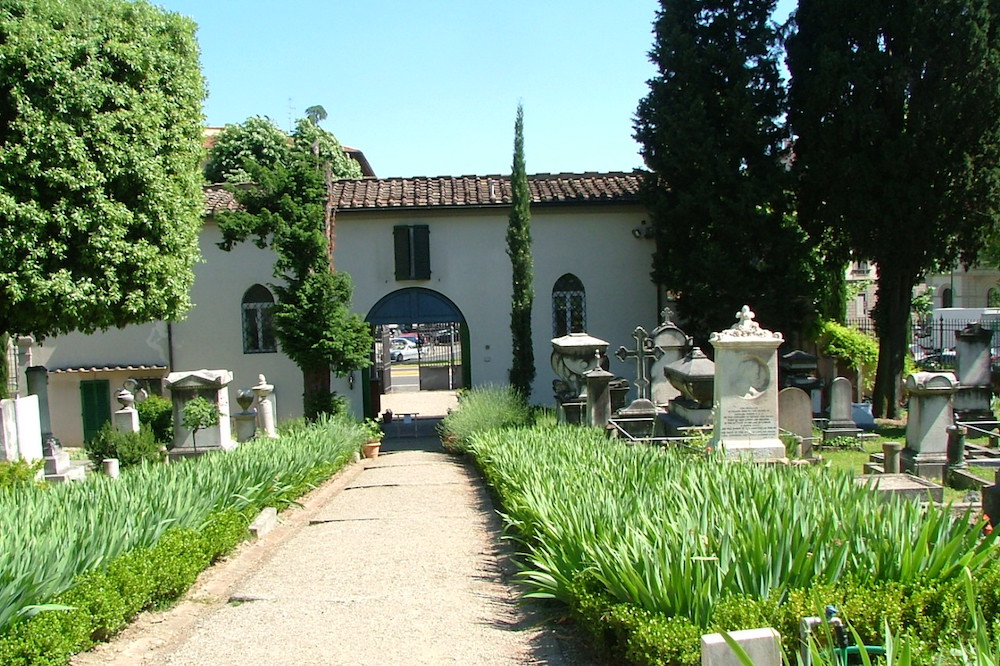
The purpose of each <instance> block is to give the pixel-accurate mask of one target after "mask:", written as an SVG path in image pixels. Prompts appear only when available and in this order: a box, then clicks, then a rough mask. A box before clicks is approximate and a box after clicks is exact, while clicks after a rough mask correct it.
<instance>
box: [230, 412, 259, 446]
mask: <svg viewBox="0 0 1000 666" xmlns="http://www.w3.org/2000/svg"><path fill="white" fill-rule="evenodd" d="M233 423H234V425H235V427H236V441H237V442H240V443H241V444H242V443H243V442H248V441H250V440H251V439H253V436H254V434H256V432H257V412H256V411H253V412H237V413H236V414H233Z"/></svg>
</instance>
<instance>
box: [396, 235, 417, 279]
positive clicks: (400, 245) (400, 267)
mask: <svg viewBox="0 0 1000 666" xmlns="http://www.w3.org/2000/svg"><path fill="white" fill-rule="evenodd" d="M392 243H393V247H394V248H395V251H396V279H397V280H411V279H413V278H412V277H411V272H410V271H411V266H410V228H409V227H393V228H392Z"/></svg>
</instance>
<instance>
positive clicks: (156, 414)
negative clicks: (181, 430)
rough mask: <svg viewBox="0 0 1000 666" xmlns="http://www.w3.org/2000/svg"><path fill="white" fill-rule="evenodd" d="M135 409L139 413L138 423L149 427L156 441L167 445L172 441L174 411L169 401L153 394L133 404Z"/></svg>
mask: <svg viewBox="0 0 1000 666" xmlns="http://www.w3.org/2000/svg"><path fill="white" fill-rule="evenodd" d="M135 409H136V411H137V412H139V423H141V424H144V425H148V426H149V429H150V430H152V431H153V436H154V437H156V441H158V442H160V443H161V444H168V445H169V444H170V443H171V442H173V441H174V410H173V407H172V406H171V404H170V401H169V400H167V399H166V398H164V397H163V396H160V395H156V394H153V395H151V396H149V397H148V398H146V399H145V400H143V401H142V402H137V403H135Z"/></svg>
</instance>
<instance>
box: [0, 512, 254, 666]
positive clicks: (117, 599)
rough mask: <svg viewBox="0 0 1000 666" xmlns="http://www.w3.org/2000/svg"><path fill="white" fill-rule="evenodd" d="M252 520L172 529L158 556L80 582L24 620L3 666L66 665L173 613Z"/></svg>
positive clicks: (135, 558)
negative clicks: (154, 614)
mask: <svg viewBox="0 0 1000 666" xmlns="http://www.w3.org/2000/svg"><path fill="white" fill-rule="evenodd" d="M248 525H249V519H248V516H247V515H246V514H245V513H244V512H239V511H233V510H227V511H222V512H219V513H216V514H214V515H213V516H212V517H211V518H210V519H209V520H208V521H207V522H206V523H205V525H204V526H203V527H202V528H201V529H197V530H195V529H182V528H171V529H169V530H167V532H165V533H164V534H163V536H162V537H161V538H160V540H159V541H157V543H156V545H154V546H153V547H151V548H140V549H136V550H133V551H130V552H128V553H125V554H123V555H120V556H119V557H117V558H115V559H114V560H112V561H111V562H110V563H109V564H108V566H107V567H105V568H102V569H99V570H94V571H88V572H87V573H84V574H83V575H81V576H78V577H77V579H76V581H74V584H73V587H72V588H70V589H69V590H67V591H66V592H64V593H63V594H61V595H59V596H58V597H56V598H55V599H53V600H52V601H51V603H49V604H46V607H48V609H47V610H41V611H40V612H38V613H37V614H35V615H32V616H30V617H28V618H26V619H22V620H19V621H17V622H15V623H13V624H12V625H10V626H9V627H8V628H7V631H6V632H5V633H4V635H3V636H2V637H0V663H2V664H8V665H16V666H20V665H22V664H23V665H25V666H27V665H28V664H65V663H67V662H68V660H69V657H70V656H71V655H73V654H75V653H77V652H81V651H84V650H87V649H89V648H91V647H93V646H94V645H95V644H96V643H98V642H101V641H106V640H108V639H109V638H111V637H112V636H114V635H115V634H116V633H117V632H119V631H120V630H121V629H123V628H124V627H125V626H126V625H127V624H128V623H129V622H131V621H132V620H133V619H135V617H136V616H137V615H138V614H139V613H140V612H142V611H144V610H148V609H150V608H161V607H165V606H168V605H169V604H170V603H171V602H173V601H175V600H176V599H178V598H179V597H180V596H181V595H182V594H184V592H186V591H187V590H188V588H190V587H191V585H192V584H193V583H194V582H195V580H196V579H197V577H198V574H199V573H201V571H202V570H204V569H205V568H206V567H207V566H209V565H210V564H212V563H213V562H215V561H217V560H218V559H219V558H220V557H222V556H223V555H225V554H226V553H228V552H230V551H231V550H232V549H233V548H234V547H235V546H236V545H237V544H238V543H240V541H242V540H243V539H244V538H245V537H246V535H247V526H248Z"/></svg>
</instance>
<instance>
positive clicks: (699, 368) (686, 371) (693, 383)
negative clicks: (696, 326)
mask: <svg viewBox="0 0 1000 666" xmlns="http://www.w3.org/2000/svg"><path fill="white" fill-rule="evenodd" d="M663 374H664V375H666V377H667V379H668V380H670V384H671V385H672V386H673V387H674V388H675V389H677V390H678V391H680V392H681V395H682V396H683V397H684V399H685V400H687V401H688V402H690V403H695V404H696V405H697V406H698V407H699V408H708V407H711V406H712V397H713V392H714V391H715V363H713V362H712V360H711V359H710V358H708V357H707V356H705V352H703V351H702V350H701V348H699V347H693V348H692V349H691V351H689V352H688V353H687V354H685V355H684V356H683V357H682V358H680V359H678V360H676V361H674V362H673V363H668V364H667V365H665V366H664V367H663Z"/></svg>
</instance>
